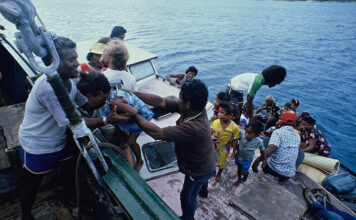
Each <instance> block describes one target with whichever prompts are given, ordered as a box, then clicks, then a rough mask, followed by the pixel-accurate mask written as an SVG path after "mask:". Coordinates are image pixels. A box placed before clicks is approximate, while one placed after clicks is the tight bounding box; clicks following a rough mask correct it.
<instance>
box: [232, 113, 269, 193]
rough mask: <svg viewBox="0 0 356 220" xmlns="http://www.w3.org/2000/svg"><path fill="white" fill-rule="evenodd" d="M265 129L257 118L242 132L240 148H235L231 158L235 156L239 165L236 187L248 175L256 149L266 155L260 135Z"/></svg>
mask: <svg viewBox="0 0 356 220" xmlns="http://www.w3.org/2000/svg"><path fill="white" fill-rule="evenodd" d="M262 130H263V124H262V123H261V122H259V121H257V120H256V119H253V120H252V121H251V122H250V123H249V124H248V125H247V126H246V131H245V132H243V131H242V132H241V133H242V134H241V135H240V142H239V145H238V149H237V148H236V147H234V148H233V151H232V154H231V159H234V158H235V164H236V165H237V180H236V181H235V182H234V183H233V185H234V186H235V187H237V186H238V185H240V183H241V182H242V181H243V182H245V181H246V180H247V177H248V170H249V169H250V166H251V163H252V160H253V158H254V156H255V150H256V149H257V148H259V149H260V151H261V155H262V156H263V157H264V149H265V148H264V146H263V142H262V140H261V139H260V138H259V137H258V136H259V135H260V133H261V131H262Z"/></svg>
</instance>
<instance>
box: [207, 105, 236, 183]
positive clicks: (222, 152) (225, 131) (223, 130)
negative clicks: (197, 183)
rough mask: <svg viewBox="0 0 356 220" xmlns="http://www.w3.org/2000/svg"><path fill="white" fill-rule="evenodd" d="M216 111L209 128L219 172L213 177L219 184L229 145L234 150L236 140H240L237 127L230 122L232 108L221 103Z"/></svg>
mask: <svg viewBox="0 0 356 220" xmlns="http://www.w3.org/2000/svg"><path fill="white" fill-rule="evenodd" d="M218 109H219V111H218V119H216V120H214V121H213V122H212V123H211V125H210V127H211V131H212V139H213V142H214V145H215V150H216V153H217V155H218V162H217V163H216V165H217V167H218V168H219V171H218V174H217V175H216V177H215V181H216V182H221V173H222V171H223V170H224V168H225V166H226V158H227V156H228V154H229V151H230V147H231V145H232V146H233V147H234V148H236V146H237V142H238V139H239V138H240V129H239V126H238V125H236V124H235V122H234V121H232V118H233V107H232V105H231V104H230V103H228V102H221V103H220V105H219V108H218Z"/></svg>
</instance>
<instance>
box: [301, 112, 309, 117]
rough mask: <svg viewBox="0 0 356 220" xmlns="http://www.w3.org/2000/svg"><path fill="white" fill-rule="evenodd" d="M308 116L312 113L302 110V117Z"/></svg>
mask: <svg viewBox="0 0 356 220" xmlns="http://www.w3.org/2000/svg"><path fill="white" fill-rule="evenodd" d="M306 117H310V113H309V112H302V114H301V115H300V118H306Z"/></svg>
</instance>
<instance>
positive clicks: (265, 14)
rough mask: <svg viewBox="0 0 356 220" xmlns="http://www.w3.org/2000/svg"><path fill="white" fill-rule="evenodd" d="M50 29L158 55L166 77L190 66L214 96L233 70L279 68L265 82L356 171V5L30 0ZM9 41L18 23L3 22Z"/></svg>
mask: <svg viewBox="0 0 356 220" xmlns="http://www.w3.org/2000/svg"><path fill="white" fill-rule="evenodd" d="M33 3H34V5H35V6H36V8H37V12H38V14H39V15H40V17H41V18H42V20H43V21H44V23H45V24H46V26H47V28H48V29H49V30H50V31H54V32H56V33H57V34H58V35H61V36H66V37H69V38H71V39H73V40H74V41H84V40H89V39H99V38H100V37H103V36H108V35H109V34H110V32H111V29H112V27H113V26H115V25H122V26H124V27H125V28H126V29H127V30H128V33H127V34H126V40H127V41H128V42H129V43H131V44H134V45H136V46H139V47H142V48H143V49H146V50H148V51H150V52H153V53H155V54H157V55H158V59H156V61H155V64H156V67H157V70H158V72H159V73H160V74H161V75H165V74H167V73H180V72H184V71H185V69H186V68H187V67H188V66H190V65H195V66H196V67H197V68H198V69H199V73H198V78H200V79H202V80H203V81H204V82H205V83H206V84H207V85H208V87H209V93H210V95H209V100H210V101H213V100H214V97H215V95H216V94H217V93H218V92H220V91H222V90H224V88H225V85H226V84H227V83H228V82H229V80H230V78H232V77H233V76H235V75H237V74H239V73H244V72H256V73H260V72H261V71H262V70H263V69H264V68H266V67H268V66H269V65H272V64H278V65H283V66H284V67H285V68H286V69H287V72H288V73H287V78H286V79H285V81H284V82H283V83H282V84H281V85H279V86H276V87H274V88H262V89H261V90H260V91H259V92H258V94H257V96H256V98H255V101H254V102H255V104H256V105H257V106H260V105H262V102H263V99H264V97H265V96H267V95H273V96H274V97H276V98H277V103H278V104H279V105H280V106H283V105H284V103H286V102H288V101H289V100H290V99H291V98H297V99H299V101H300V107H299V109H298V110H299V111H300V112H302V111H309V112H311V114H312V116H313V117H314V118H315V119H316V120H317V126H318V128H319V129H320V130H321V131H322V133H323V135H324V136H325V137H326V139H327V140H328V141H329V142H330V144H331V145H332V156H333V157H335V158H338V159H340V160H341V162H342V163H343V164H345V165H346V166H347V167H349V168H351V169H352V170H354V171H356V159H355V154H356V113H355V112H356V86H355V83H356V61H355V60H356V16H355V15H356V3H336V2H291V1H247V0H223V1H216V0H195V1H188V0H180V1H169V0H156V1H148V0H136V1H132V0H120V1H117V0H106V1H97V0H87V1H75V0H62V1H53V0H33ZM0 23H1V24H3V25H5V26H6V27H7V28H8V30H7V31H5V34H7V35H8V36H9V37H10V38H12V35H13V32H14V27H13V25H10V24H9V23H8V22H7V21H4V19H3V18H2V17H1V18H0Z"/></svg>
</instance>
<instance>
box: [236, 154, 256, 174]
mask: <svg viewBox="0 0 356 220" xmlns="http://www.w3.org/2000/svg"><path fill="white" fill-rule="evenodd" d="M251 163H252V160H238V159H237V157H235V164H236V165H237V166H240V167H241V172H242V173H248V170H249V169H250V166H251Z"/></svg>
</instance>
